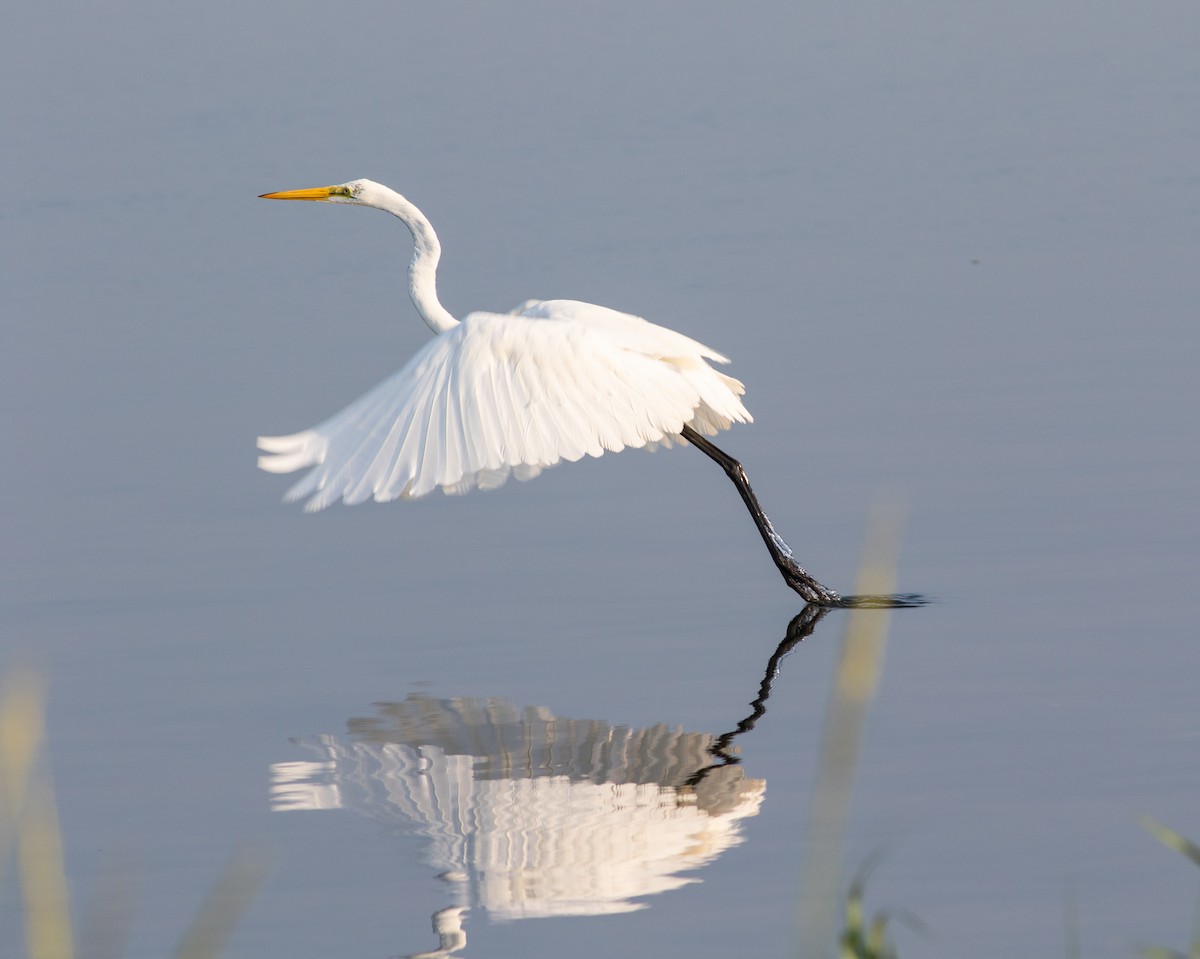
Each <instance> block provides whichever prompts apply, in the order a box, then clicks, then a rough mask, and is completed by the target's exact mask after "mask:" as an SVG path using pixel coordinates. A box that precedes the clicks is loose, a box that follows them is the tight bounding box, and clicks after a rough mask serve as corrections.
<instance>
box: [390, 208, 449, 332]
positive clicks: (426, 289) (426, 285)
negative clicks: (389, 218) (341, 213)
mask: <svg viewBox="0 0 1200 959" xmlns="http://www.w3.org/2000/svg"><path fill="white" fill-rule="evenodd" d="M388 192H389V193H390V194H391V196H389V197H388V198H387V200H388V202H387V204H386V205H384V206H383V207H382V208H383V209H385V210H387V212H388V213H391V214H392V215H393V216H396V217H399V218H400V219H401V220H402V221H403V222H404V225H405V226H407V227H408V230H409V232H410V233H411V234H412V238H413V258H412V262H411V263H409V265H408V295H409V296H411V297H412V301H413V306H415V307H416V308H417V312H418V313H420V314H421V319H423V320H424V321H425V322H426V323H428V324H429V328H430V329H431V330H433V332H435V333H445V332H446V331H447V330H450V329H453V328H454V327H456V326H458V320H456V319H455V318H454V317H453V316H452V315H451V313H450V311H449V310H447V309H446V308H445V307H444V306H442V304H441V302H440V301H439V300H438V296H437V266H438V260H440V259H441V257H442V245H441V243H439V242H438V238H437V234H436V233H435V232H434V230H433V224H432V223H430V222H429V220H427V219H426V218H425V214H424V213H422V212H421V211H420V210H418V209H417V208H416V206H414V205H413V204H412V203H411V202H410V201H409V200H408V199H407V198H406V197H403V196H401V195H400V194H399V193H396V192H395V191H394V190H388Z"/></svg>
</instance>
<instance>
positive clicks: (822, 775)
mask: <svg viewBox="0 0 1200 959" xmlns="http://www.w3.org/2000/svg"><path fill="white" fill-rule="evenodd" d="M900 528H901V517H900V510H899V508H898V507H896V506H891V505H889V506H882V505H881V506H877V507H876V508H875V509H874V510H873V511H872V515H871V520H870V523H869V525H868V528H867V539H866V545H865V546H864V547H863V558H862V560H861V562H860V565H859V570H858V577H857V580H856V582H855V584H854V591H855V593H858V594H866V595H886V594H889V593H891V592H892V591H893V590H894V589H895V585H896V553H897V550H898V548H899V543H900ZM890 615H891V614H890V612H889V610H887V609H858V608H852V609H851V610H850V611H849V613H848V614H847V617H846V631H845V633H844V634H843V636H842V650H841V656H840V659H839V661H838V665H837V672H836V674H835V678H834V687H833V693H832V698H831V699H830V702H829V707H828V712H827V713H826V716H825V729H824V733H823V736H822V741H821V754H820V760H819V762H818V765H817V777H816V783H815V785H814V787H813V801H812V810H811V812H810V813H809V820H808V830H807V833H806V838H805V844H804V870H803V873H802V875H801V880H800V900H799V906H798V909H797V924H798V934H799V942H800V952H799V954H800V955H801V956H803V957H805V959H817V957H821V956H829V955H830V954H831V951H832V948H833V943H834V942H835V937H834V930H835V928H836V926H837V912H838V903H839V901H840V900H841V899H842V894H841V865H842V840H843V836H844V835H845V831H846V822H847V820H848V819H849V816H850V799H851V795H852V793H853V788H854V770H855V766H856V765H857V763H858V754H859V750H860V747H861V745H862V736H863V727H864V724H865V722H866V717H867V708H868V707H869V706H870V704H871V700H872V698H874V695H875V689H876V687H877V686H878V685H879V677H880V675H881V674H882V671H883V654H884V649H885V647H886V643H887V628H888V621H889V617H890ZM864 884H865V874H863V873H860V875H859V877H858V878H856V879H855V881H854V884H853V885H852V886H851V888H850V891H849V895H848V896H847V897H846V901H845V918H844V926H845V928H844V930H843V933H842V935H841V937H840V940H839V941H840V943H841V948H842V955H843V956H848V957H861V959H893V957H894V956H895V952H894V950H893V949H892V948H891V946H890V944H889V943H888V942H887V935H886V933H887V917H886V916H885V915H882V914H881V915H880V916H877V917H876V918H874V919H873V920H871V922H870V923H866V920H865V912H864V908H863V901H862V894H863V890H864Z"/></svg>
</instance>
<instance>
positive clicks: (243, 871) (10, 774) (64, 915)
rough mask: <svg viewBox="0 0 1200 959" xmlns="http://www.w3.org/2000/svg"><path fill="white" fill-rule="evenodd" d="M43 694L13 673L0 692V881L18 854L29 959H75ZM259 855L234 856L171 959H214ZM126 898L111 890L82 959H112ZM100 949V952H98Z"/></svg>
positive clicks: (260, 861)
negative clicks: (45, 744) (47, 754)
mask: <svg viewBox="0 0 1200 959" xmlns="http://www.w3.org/2000/svg"><path fill="white" fill-rule="evenodd" d="M44 738H45V687H44V684H43V683H42V680H41V677H39V676H38V675H37V674H36V673H33V672H30V671H28V670H16V671H14V672H13V673H11V674H10V675H9V676H8V677H7V678H6V679H5V681H4V684H3V687H2V688H0V881H2V880H3V878H4V871H3V870H4V868H5V865H6V863H7V862H8V859H9V853H10V852H11V851H12V849H13V847H14V846H15V847H16V857H15V858H16V868H17V870H18V886H19V888H20V893H21V901H22V906H23V918H24V925H25V949H26V956H27V959H74V956H75V941H74V936H73V935H72V932H71V908H70V898H69V895H68V892H67V880H66V872H65V870H64V868H63V850H62V834H61V832H60V830H59V824H58V810H57V807H56V805H55V800H54V788H53V785H52V783H51V780H50V772H49V769H48V767H47V763H46V761H45V754H44V750H43V742H44ZM266 871H267V866H266V857H265V856H264V855H263V854H262V852H261V851H258V850H251V849H242V850H240V851H239V852H237V853H236V854H235V855H234V856H233V859H232V860H231V861H230V863H229V865H228V866H227V867H226V868H225V871H224V872H223V873H222V875H221V876H220V878H219V879H218V880H217V882H216V883H215V884H214V886H213V888H212V890H211V891H210V892H209V894H208V897H207V898H206V899H205V902H204V904H203V906H202V907H201V909H200V912H199V913H198V914H197V916H196V919H195V920H194V921H193V922H192V925H191V928H189V929H188V931H187V932H186V933H185V934H184V936H183V938H182V939H181V940H180V943H179V945H178V947H177V948H176V950H175V952H174V954H173V955H174V959H217V957H218V956H220V954H221V951H222V950H223V949H224V948H225V943H226V941H227V940H228V938H229V935H230V933H231V932H232V931H233V928H234V926H235V925H236V924H237V922H238V921H239V919H240V918H241V916H242V913H243V912H244V911H245V909H246V906H247V905H248V904H249V902H250V900H251V899H252V898H253V896H254V894H255V892H256V891H257V889H258V887H259V885H260V884H261V883H262V881H263V879H264V878H265V876H266ZM126 898H127V897H125V896H123V895H120V894H119V893H118V892H117V891H116V890H115V889H114V890H110V895H109V896H107V897H106V898H101V899H100V900H99V902H98V903H97V907H96V913H97V915H96V919H95V921H94V922H92V923H90V924H89V925H90V926H91V927H92V932H93V933H97V932H98V931H99V930H101V929H103V930H106V932H105V934H102V935H101V934H96V935H94V936H93V937H92V948H91V949H90V950H89V949H87V948H86V946H87V945H88V943H87V940H85V949H84V953H83V954H84V955H85V956H90V957H91V959H118V957H119V956H120V954H121V952H122V951H123V947H124V942H125V939H126V938H127V935H126V934H127V931H128V921H127V915H128V911H129V910H128V908H127V905H126V902H125V900H126ZM100 943H103V944H100Z"/></svg>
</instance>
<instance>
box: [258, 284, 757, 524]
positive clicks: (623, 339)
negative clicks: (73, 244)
mask: <svg viewBox="0 0 1200 959" xmlns="http://www.w3.org/2000/svg"><path fill="white" fill-rule="evenodd" d="M521 309H522V312H520V313H511V314H498V313H472V314H470V315H468V316H467V317H466V318H465V319H464V320H463V321H462V323H460V324H459V325H458V326H456V327H455V328H453V329H452V330H449V331H448V332H445V333H442V334H439V335H438V336H436V337H435V338H434V339H433V340H431V341H430V342H429V343H427V344H426V345H425V346H424V347H423V348H422V349H421V350H420V351H418V353H417V354H416V355H415V356H414V357H413V358H412V359H411V360H410V361H409V362H408V363H407V364H406V365H405V366H404V367H403V368H402V369H401V370H399V371H398V372H396V373H394V374H393V375H392V376H390V377H389V378H388V379H386V380H384V381H383V382H382V383H380V384H379V385H378V386H376V387H375V388H374V389H373V390H371V391H370V392H369V393H367V394H366V395H364V396H362V397H360V398H359V399H357V400H355V401H354V402H353V403H351V404H350V405H349V406H348V407H346V408H345V409H344V410H342V411H341V412H340V413H338V414H337V415H335V416H333V417H331V418H330V419H328V420H326V421H325V422H324V423H321V424H320V425H319V426H315V427H313V428H312V429H309V430H305V431H304V432H302V433H296V434H293V435H291V436H264V437H260V438H259V441H258V445H259V448H260V449H261V450H262V451H263V452H264V455H263V456H260V457H259V460H258V465H259V466H260V467H261V468H262V469H264V470H267V471H268V472H272V473H289V472H291V471H293V470H297V469H301V468H303V467H305V466H314V467H315V468H314V469H313V470H312V471H311V472H309V473H308V474H307V475H306V476H305V477H304V478H303V479H301V480H300V482H299V483H297V484H296V485H295V486H293V487H292V488H291V489H290V490H288V492H287V496H286V499H287V500H288V501H289V502H293V501H296V500H299V499H303V498H305V497H309V499H308V502H307V503H306V504H305V509H307V510H309V511H315V510H319V509H323V508H324V507H326V506H328V505H329V504H330V503H334V502H337V500H339V499H342V500H345V501H346V502H347V503H361V502H364V501H365V500H368V499H375V500H377V501H380V502H383V501H386V500H392V499H396V498H397V497H400V498H413V497H417V496H424V495H425V494H426V493H429V492H431V491H432V490H433V489H434V488H436V487H439V486H440V487H441V488H442V489H443V490H444V491H445V492H447V493H465V492H467V491H468V490H470V489H472V488H474V487H476V486H478V487H479V488H481V489H491V488H493V487H496V486H499V485H500V484H501V483H503V482H504V481H505V480H506V479H507V478H508V476H509V474H510V473H513V474H515V475H516V476H517V478H518V479H530V478H532V477H534V476H536V475H537V474H538V473H540V472H541V471H542V470H543V469H545V468H546V467H548V466H553V465H554V464H555V463H558V462H559V461H560V460H564V459H565V460H572V461H573V460H578V459H580V458H581V457H583V456H584V455H585V454H587V455H589V456H600V455H601V454H602V453H603V452H604V451H605V450H614V451H616V450H621V449H623V448H624V447H626V446H633V447H644V446H650V447H653V446H655V445H660V444H662V445H670V443H671V442H672V441H673V440H674V441H676V442H683V440H682V439H681V438H680V437H679V433H680V431H681V430H682V429H683V427H684V425H685V424H687V425H691V426H692V428H693V429H696V430H697V431H700V432H704V433H708V434H713V433H716V432H717V430H719V429H725V428H727V427H729V426H730V424H731V423H733V422H749V421H750V414H749V413H748V412H747V411H746V408H745V407H744V406H743V405H742V402H741V400H740V399H739V397H740V396H741V394H742V393H743V387H742V384H741V383H739V382H738V381H737V380H735V379H733V378H732V377H728V376H725V375H724V374H722V373H718V372H717V371H716V370H714V369H713V368H712V367H711V366H709V365H708V363H707V362H706V360H707V359H712V360H717V361H719V362H726V361H725V358H724V357H723V356H721V355H720V354H719V353H715V352H714V351H712V350H710V349H708V348H707V347H705V346H703V345H702V344H700V343H697V342H696V341H695V340H691V339H689V338H687V337H685V336H683V335H682V334H679V333H675V332H673V331H672V330H668V329H665V328H664V327H660V326H655V325H654V324H652V323H648V322H646V321H645V320H642V319H640V318H638V317H635V316H630V315H628V314H624V313H618V312H617V311H615V310H608V309H605V308H604V307H598V306H593V305H591V304H587V303H577V302H575V301H571V300H552V301H547V302H537V303H529V304H526V305H525V306H524V307H522V308H521Z"/></svg>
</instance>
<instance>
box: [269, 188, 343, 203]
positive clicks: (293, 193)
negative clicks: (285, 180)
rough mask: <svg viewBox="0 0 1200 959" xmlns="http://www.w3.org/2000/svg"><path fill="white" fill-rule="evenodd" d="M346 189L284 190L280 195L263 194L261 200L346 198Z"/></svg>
mask: <svg viewBox="0 0 1200 959" xmlns="http://www.w3.org/2000/svg"><path fill="white" fill-rule="evenodd" d="M345 192H346V189H345V187H340V186H316V187H310V188H308V189H307V190H283V191H282V192H280V193H263V194H261V195H260V197H259V199H262V200H328V199H329V198H330V197H334V196H344V195H345Z"/></svg>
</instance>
